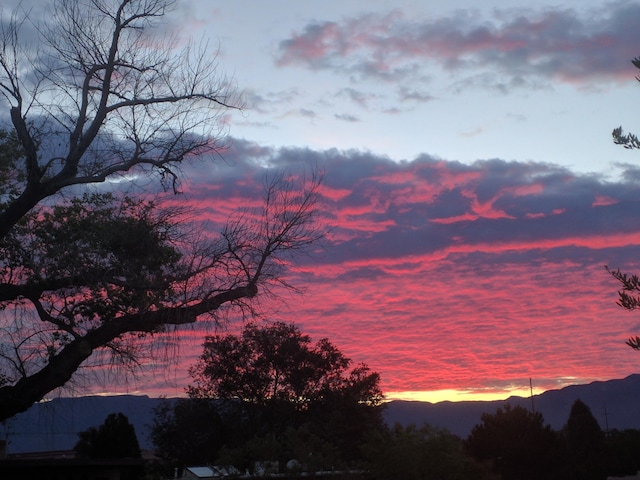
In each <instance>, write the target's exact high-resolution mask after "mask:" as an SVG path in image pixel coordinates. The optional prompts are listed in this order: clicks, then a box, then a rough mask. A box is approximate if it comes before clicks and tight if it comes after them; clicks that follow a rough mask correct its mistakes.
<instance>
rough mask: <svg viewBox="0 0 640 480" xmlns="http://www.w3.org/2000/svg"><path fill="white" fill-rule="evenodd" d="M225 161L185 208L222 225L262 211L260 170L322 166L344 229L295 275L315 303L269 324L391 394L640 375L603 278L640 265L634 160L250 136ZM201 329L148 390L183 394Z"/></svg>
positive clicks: (501, 390)
mask: <svg viewBox="0 0 640 480" xmlns="http://www.w3.org/2000/svg"><path fill="white" fill-rule="evenodd" d="M224 157H225V160H226V161H225V162H218V163H217V164H215V165H214V166H211V165H205V164H199V165H195V166H194V168H195V169H196V170H197V171H195V174H193V173H194V172H191V173H190V178H191V179H192V180H191V183H189V184H188V185H185V191H186V193H185V195H184V196H180V197H177V198H173V199H172V201H176V200H178V201H180V202H188V203H190V204H192V205H193V214H194V218H199V219H203V220H206V221H208V222H209V223H208V224H207V225H209V227H210V228H213V227H214V226H215V225H216V224H217V223H218V222H220V221H222V220H223V219H224V218H225V217H226V216H227V215H228V214H229V212H230V211H231V209H232V207H236V206H246V205H249V204H253V203H257V202H258V201H259V197H260V194H261V183H262V180H263V178H264V175H265V172H266V170H265V168H264V167H263V165H269V166H270V168H275V169H288V170H293V171H299V170H300V169H307V170H308V169H310V168H313V167H315V166H317V167H318V168H320V169H322V170H323V171H324V172H325V185H324V192H325V195H324V199H323V204H322V209H323V213H324V216H325V218H326V222H327V224H328V226H329V227H330V228H331V233H330V235H329V237H328V239H327V242H326V244H325V245H324V248H323V249H318V250H317V251H315V252H313V254H312V255H311V256H310V257H308V258H307V257H304V258H301V259H300V261H299V263H298V264H297V265H295V266H294V268H293V271H292V274H291V277H290V278H289V280H290V281H291V282H292V283H293V284H294V285H296V286H298V287H302V288H304V289H305V290H306V292H305V294H304V295H301V296H300V295H291V294H287V293H283V297H282V300H283V302H282V303H280V304H278V305H275V306H274V305H266V306H265V311H266V312H267V315H266V317H267V319H270V320H284V321H295V322H296V323H297V324H298V325H299V326H300V327H301V329H302V330H303V331H304V332H307V333H309V334H311V335H312V337H313V338H316V339H317V338H320V337H328V338H329V339H330V340H331V341H332V342H334V343H335V344H336V345H337V346H338V347H339V348H341V349H342V350H343V351H344V352H345V353H346V354H347V355H348V356H349V357H351V358H352V359H353V360H354V361H355V362H366V363H367V364H369V365H370V366H371V367H372V368H373V369H375V370H376V371H379V372H380V373H381V374H382V379H383V387H384V389H385V391H387V392H404V391H435V390H446V389H453V390H463V391H467V390H468V391H471V392H475V393H477V392H485V393H486V392H489V393H492V394H495V395H497V396H503V397H504V396H507V392H509V391H511V390H513V389H516V388H524V387H528V385H529V378H532V379H533V382H534V385H535V386H536V388H537V389H539V390H542V389H549V388H554V387H556V386H558V385H563V384H566V383H580V382H584V381H589V380H592V379H606V378H619V377H624V376H626V375H628V374H630V373H633V372H636V371H637V370H638V367H640V356H639V355H638V354H637V353H635V352H633V351H632V350H631V349H630V348H628V347H627V346H625V344H624V341H625V339H626V338H627V337H628V336H629V335H631V334H635V333H639V332H640V314H635V315H634V314H633V313H628V312H625V311H623V310H621V309H620V308H619V307H617V306H616V305H615V300H616V290H617V284H616V282H615V281H614V280H613V279H612V278H611V277H610V276H609V275H608V274H607V273H606V271H605V269H604V266H605V265H609V266H611V267H614V268H616V267H621V268H623V269H629V270H633V269H640V262H639V261H638V258H639V253H640V222H639V221H638V218H639V217H638V212H639V211H640V183H638V181H637V178H638V174H639V173H640V169H636V168H632V167H628V166H627V167H622V166H621V168H626V170H624V171H623V172H622V174H621V177H620V178H621V180H616V181H613V180H610V179H609V180H607V179H606V178H603V177H599V176H596V175H590V176H584V175H577V174H574V173H572V172H571V171H569V170H567V169H565V168H561V167H558V166H553V165H549V164H542V163H533V162H527V163H521V162H506V161H502V160H488V161H479V162H476V163H475V164H472V165H463V164H460V163H456V162H446V161H443V160H440V159H433V158H430V157H428V156H423V157H421V158H418V159H416V160H414V161H411V162H401V163H395V162H393V161H391V160H389V159H387V158H383V157H377V156H375V155H372V154H366V153H362V152H355V151H354V152H341V151H337V150H331V151H324V152H317V151H311V150H305V149H268V148H257V146H256V145H252V144H250V143H247V142H245V141H241V140H236V141H235V142H233V146H232V148H231V149H230V150H229V151H227V152H225V155H224ZM237 326H238V324H237V323H236V324H231V325H230V328H236V327H237ZM204 334H205V332H203V331H201V330H199V329H195V330H189V331H188V332H184V333H181V334H180V335H184V337H183V342H182V347H181V351H182V355H181V357H180V358H181V362H182V363H181V364H180V365H177V366H176V365H175V364H174V363H173V360H172V359H167V363H166V364H163V363H162V362H160V363H158V364H157V367H158V369H157V370H156V375H155V377H153V379H152V377H146V379H145V381H144V382H143V384H142V385H138V386H136V387H135V388H137V389H139V390H141V391H144V392H151V393H154V392H155V393H158V392H162V393H166V394H169V395H173V394H181V393H182V392H183V387H184V386H185V385H186V383H188V381H189V379H188V376H187V375H186V368H187V366H188V365H189V364H190V363H192V362H193V361H194V357H195V356H197V355H198V353H199V351H200V344H201V342H202V339H203V335H204ZM173 340H176V339H175V338H173V339H172V341H173ZM167 372H169V374H168V375H169V377H170V378H167ZM154 382H157V384H156V385H154Z"/></svg>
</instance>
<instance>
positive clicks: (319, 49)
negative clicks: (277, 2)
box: [277, 2, 640, 91]
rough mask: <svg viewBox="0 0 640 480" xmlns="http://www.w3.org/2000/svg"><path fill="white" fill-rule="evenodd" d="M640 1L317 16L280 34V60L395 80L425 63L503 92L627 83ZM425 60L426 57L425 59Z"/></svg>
mask: <svg viewBox="0 0 640 480" xmlns="http://www.w3.org/2000/svg"><path fill="white" fill-rule="evenodd" d="M639 16H640V4H639V3H636V2H615V3H609V4H607V5H606V6H603V7H600V8H598V9H593V10H590V11H587V12H585V13H584V14H579V13H577V12H576V11H575V10H572V9H559V8H555V9H526V10H522V9H521V10H515V9H512V10H502V11H497V12H495V14H494V16H493V18H491V19H483V18H481V17H480V16H478V15H476V14H472V13H467V14H461V13H460V12H457V14H456V16H451V17H443V18H436V19H425V20H416V19H408V18H406V17H405V16H404V15H403V14H402V13H401V12H393V13H390V14H387V15H383V16H378V15H372V14H370V15H365V16H361V17H357V18H348V19H345V20H342V21H340V22H329V21H326V22H314V23H310V24H308V25H307V26H306V27H304V28H303V30H302V31H300V32H299V33H297V34H295V35H293V36H291V37H290V38H287V39H285V40H282V41H281V43H280V46H279V56H278V59H277V61H278V63H279V64H280V65H299V66H305V67H308V68H312V69H328V70H334V71H336V72H341V73H347V74H348V75H358V76H360V77H376V78H381V79H387V80H393V81H398V80H400V79H402V78H407V77H408V76H414V77H415V76H416V75H418V74H419V73H421V72H422V71H423V69H424V68H425V67H428V65H429V62H432V64H436V65H439V66H440V67H442V68H444V69H445V70H449V71H452V72H453V71H456V72H464V73H465V74H466V75H468V76H470V77H471V78H475V80H474V82H475V83H477V84H481V85H482V84H485V85H486V84H488V85H491V86H492V88H496V89H498V90H501V91H507V90H510V89H513V88H521V87H525V88H541V86H542V85H541V83H540V81H541V79H545V80H547V81H549V80H555V81H562V82H568V83H578V84H583V83H586V82H591V81H593V80H607V81H611V80H613V81H630V80H631V79H633V75H632V74H633V68H632V67H631V64H630V60H631V59H632V58H634V57H635V56H638V55H639V54H640V52H639V51H638V50H637V45H638V44H640V31H639V30H638V28H637V24H636V23H637V22H636V20H635V19H637V18H638V17H639ZM425 62H426V63H425Z"/></svg>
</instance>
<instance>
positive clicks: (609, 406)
mask: <svg viewBox="0 0 640 480" xmlns="http://www.w3.org/2000/svg"><path fill="white" fill-rule="evenodd" d="M577 399H580V400H582V401H583V402H585V403H586V404H587V405H588V406H589V408H591V411H592V413H593V415H594V417H595V418H596V420H597V421H598V423H599V424H600V427H601V428H602V429H603V430H605V431H606V430H613V429H618V430H623V429H627V428H632V429H640V402H639V400H640V375H638V374H633V375H629V376H628V377H626V378H624V379H617V380H603V381H595V382H591V383H589V384H583V385H571V386H567V387H564V388H561V389H557V390H548V391H546V392H544V393H541V394H538V395H534V396H533V406H534V408H535V410H536V411H538V412H540V413H542V415H543V417H544V420H545V424H548V425H550V426H551V428H553V429H554V430H560V429H561V428H562V427H563V426H564V424H565V423H566V422H567V419H568V418H569V412H570V410H571V406H572V405H573V402H575V401H576V400H577ZM167 400H169V401H173V400H175V399H171V398H169V399H167ZM161 401H163V399H161V398H153V397H149V396H147V395H116V396H104V397H103V396H84V397H75V398H56V399H53V400H50V401H47V402H41V403H38V404H36V405H34V406H33V407H32V408H30V409H29V410H28V411H26V412H24V413H21V414H19V415H17V416H16V417H14V418H12V419H10V420H8V421H7V422H5V423H4V424H3V425H0V438H6V439H7V441H8V445H7V452H8V453H10V454H11V453H25V452H38V451H52V450H69V449H72V448H73V446H74V445H75V443H76V442H77V440H78V432H80V431H83V430H86V429H88V428H89V427H97V426H99V425H101V424H102V423H103V422H104V419H105V418H106V417H107V415H108V414H110V413H117V412H122V413H124V414H125V415H126V416H127V417H128V418H129V421H130V422H131V423H132V424H133V425H134V427H135V429H136V433H137V435H138V440H139V442H140V446H141V448H143V449H151V448H152V444H151V440H150V438H149V433H150V425H151V424H152V423H153V409H154V408H155V407H156V406H157V405H158V404H159V403H160V402H161ZM507 403H509V404H511V405H512V406H516V405H520V406H522V407H525V408H528V409H530V408H531V406H532V398H531V397H517V396H512V397H509V398H507V399H505V400H494V401H462V402H451V401H443V402H437V403H430V402H421V401H405V400H392V401H390V402H388V403H387V404H386V409H385V412H384V418H385V421H386V422H387V423H388V424H390V425H391V424H395V423H400V424H403V425H407V424H409V423H414V424H416V425H422V424H423V423H425V422H426V423H429V424H430V425H432V426H434V427H438V428H444V429H447V430H449V431H450V432H451V433H454V434H456V435H459V436H460V437H463V438H465V437H466V436H467V435H468V434H469V432H470V431H471V429H472V428H473V427H474V426H475V425H477V424H478V423H480V421H481V416H482V414H483V413H495V411H496V410H497V408H499V407H502V406H504V405H506V404H507Z"/></svg>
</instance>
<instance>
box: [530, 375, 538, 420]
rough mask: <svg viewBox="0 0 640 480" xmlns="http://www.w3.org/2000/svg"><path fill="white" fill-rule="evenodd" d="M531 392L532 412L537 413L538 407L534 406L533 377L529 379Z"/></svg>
mask: <svg viewBox="0 0 640 480" xmlns="http://www.w3.org/2000/svg"><path fill="white" fill-rule="evenodd" d="M529 391H530V392H531V411H532V412H533V413H536V407H535V405H534V404H533V382H532V381H531V377H529Z"/></svg>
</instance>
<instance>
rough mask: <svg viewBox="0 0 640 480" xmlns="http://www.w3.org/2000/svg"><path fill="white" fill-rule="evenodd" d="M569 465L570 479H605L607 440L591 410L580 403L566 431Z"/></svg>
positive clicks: (576, 404) (575, 407) (569, 420)
mask: <svg viewBox="0 0 640 480" xmlns="http://www.w3.org/2000/svg"><path fill="white" fill-rule="evenodd" d="M564 436H565V439H566V445H567V457H568V461H569V465H568V472H567V474H566V478H567V479H576V480H591V479H593V480H598V479H604V478H606V475H605V468H604V465H605V455H606V453H605V436H604V433H603V432H602V429H601V428H600V425H598V421H597V420H596V419H595V417H594V416H593V414H592V413H591V409H590V408H589V407H588V406H587V404H586V403H584V402H583V401H582V400H580V399H578V400H576V401H575V402H574V403H573V406H572V407H571V413H570V414H569V419H568V420H567V425H566V426H565V428H564Z"/></svg>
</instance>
